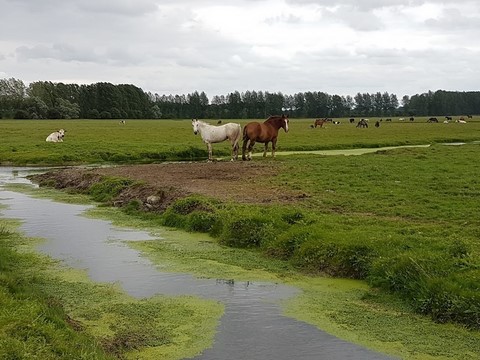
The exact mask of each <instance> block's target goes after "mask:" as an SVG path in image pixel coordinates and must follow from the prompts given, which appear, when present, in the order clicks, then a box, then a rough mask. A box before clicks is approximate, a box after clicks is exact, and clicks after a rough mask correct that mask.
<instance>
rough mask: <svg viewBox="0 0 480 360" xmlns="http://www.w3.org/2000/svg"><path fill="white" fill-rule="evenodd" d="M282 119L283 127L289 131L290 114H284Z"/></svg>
mask: <svg viewBox="0 0 480 360" xmlns="http://www.w3.org/2000/svg"><path fill="white" fill-rule="evenodd" d="M282 120H283V124H282V128H283V130H285V132H288V123H289V120H288V115H282Z"/></svg>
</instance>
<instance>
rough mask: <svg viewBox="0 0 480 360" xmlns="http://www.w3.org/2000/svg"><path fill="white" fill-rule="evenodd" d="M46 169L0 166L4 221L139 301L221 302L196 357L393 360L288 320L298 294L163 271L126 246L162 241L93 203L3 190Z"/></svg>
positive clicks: (46, 251) (222, 359)
mask: <svg viewBox="0 0 480 360" xmlns="http://www.w3.org/2000/svg"><path fill="white" fill-rule="evenodd" d="M42 171H43V170H41V169H35V168H8V167H0V204H3V205H6V208H5V209H1V210H0V215H1V216H2V217H4V218H15V219H20V220H21V221H22V225H21V227H20V230H21V231H22V232H23V233H24V234H25V235H26V236H29V237H40V238H44V239H46V241H45V242H43V243H42V244H41V245H38V247H37V249H38V251H39V252H41V253H44V254H47V255H49V256H51V257H52V258H55V259H60V260H62V261H63V262H64V263H65V264H67V265H68V266H70V267H73V268H79V269H85V270H86V271H87V272H88V275H89V276H90V278H91V279H92V280H94V281H98V282H109V283H111V282H115V283H118V284H119V285H120V286H121V287H122V288H123V290H124V291H125V292H126V293H128V294H130V295H132V296H134V297H137V298H146V297H150V296H153V295H155V294H163V295H172V296H175V295H194V296H199V297H202V298H206V299H213V300H217V301H221V302H222V303H223V304H224V305H225V313H224V315H223V316H222V318H221V319H220V324H219V326H218V329H217V334H216V337H215V341H214V344H213V347H212V348H210V349H206V350H205V351H204V352H203V353H202V354H201V355H199V356H197V357H195V359H205V360H213V359H218V360H226V359H228V360H237V359H238V360H240V359H275V360H292V359H305V360H307V359H308V360H310V359H321V360H323V359H324V360H334V359H338V360H340V359H341V360H345V359H355V360H362V359H365V360H367V359H368V360H376V359H389V357H387V356H385V355H382V354H378V353H375V352H372V351H370V350H368V349H365V348H363V347H360V346H358V345H355V344H351V343H348V342H346V341H343V340H340V339H338V338H336V337H334V336H332V335H329V334H327V333H325V332H323V331H321V330H319V329H317V328H316V327H314V326H312V325H309V324H307V323H304V322H301V321H297V320H295V319H293V318H289V317H286V316H284V315H282V311H281V308H280V301H281V300H284V299H288V298H289V297H292V296H295V295H297V294H298V293H299V290H298V289H295V288H293V287H289V286H285V285H281V284H275V283H268V282H256V281H233V280H230V279H198V278H196V277H194V276H192V275H190V274H183V273H170V272H162V271H159V270H158V269H157V268H156V266H155V265H154V264H153V263H151V262H150V261H149V260H148V259H146V258H144V257H142V256H141V254H140V253H139V252H138V251H137V250H134V249H132V248H130V247H128V245H127V244H126V241H136V240H142V241H143V240H156V241H161V239H158V238H154V237H152V236H151V235H150V234H149V233H148V232H142V231H137V230H132V229H126V228H119V227H116V226H113V225H112V224H111V223H110V222H109V221H105V220H99V219H92V218H87V217H85V216H82V214H83V213H84V212H85V211H86V210H88V209H89V208H90V207H91V206H92V205H75V204H64V203H59V202H55V201H52V200H49V199H39V198H34V197H31V196H28V195H25V194H22V193H18V192H13V191H9V190H6V189H5V188H4V187H3V185H5V184H7V183H30V182H29V181H28V180H27V179H26V178H25V176H27V175H28V174H31V173H34V172H37V173H38V172H42ZM192 236H194V235H192Z"/></svg>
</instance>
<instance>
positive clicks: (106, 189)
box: [88, 178, 133, 202]
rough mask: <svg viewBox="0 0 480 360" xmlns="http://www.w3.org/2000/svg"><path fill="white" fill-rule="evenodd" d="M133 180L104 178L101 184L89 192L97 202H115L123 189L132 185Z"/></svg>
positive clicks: (96, 184) (95, 185) (94, 185)
mask: <svg viewBox="0 0 480 360" xmlns="http://www.w3.org/2000/svg"><path fill="white" fill-rule="evenodd" d="M132 183H133V181H132V180H127V179H121V178H104V179H103V180H102V181H101V182H98V183H95V184H93V185H92V186H91V187H90V189H89V190H88V193H89V195H91V196H92V198H93V199H94V200H95V201H99V202H108V201H111V200H113V199H114V198H115V197H116V196H117V195H118V194H120V192H121V191H122V190H123V189H126V188H127V187H129V186H130V185H132Z"/></svg>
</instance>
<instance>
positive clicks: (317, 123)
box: [313, 118, 328, 127]
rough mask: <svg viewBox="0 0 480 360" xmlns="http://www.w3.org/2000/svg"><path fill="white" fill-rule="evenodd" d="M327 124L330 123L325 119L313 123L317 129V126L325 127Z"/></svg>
mask: <svg viewBox="0 0 480 360" xmlns="http://www.w3.org/2000/svg"><path fill="white" fill-rule="evenodd" d="M327 122H328V120H327V119H326V118H325V119H316V120H315V122H314V123H313V125H315V127H317V126H320V127H323V125H325V124H326V123H327Z"/></svg>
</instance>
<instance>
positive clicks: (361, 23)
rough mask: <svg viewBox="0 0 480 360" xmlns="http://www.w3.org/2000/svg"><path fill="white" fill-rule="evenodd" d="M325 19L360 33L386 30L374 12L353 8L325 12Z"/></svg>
mask: <svg viewBox="0 0 480 360" xmlns="http://www.w3.org/2000/svg"><path fill="white" fill-rule="evenodd" d="M322 13H323V17H324V18H325V19H328V20H329V21H340V22H343V23H344V24H346V25H347V26H348V27H350V28H352V29H354V30H358V31H375V30H380V29H383V28H384V23H383V21H382V19H380V18H379V17H378V16H377V15H375V14H373V13H372V12H365V11H360V10H357V9H353V8H348V7H347V8H346V7H339V8H337V9H335V10H326V9H325V10H323V11H322Z"/></svg>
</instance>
